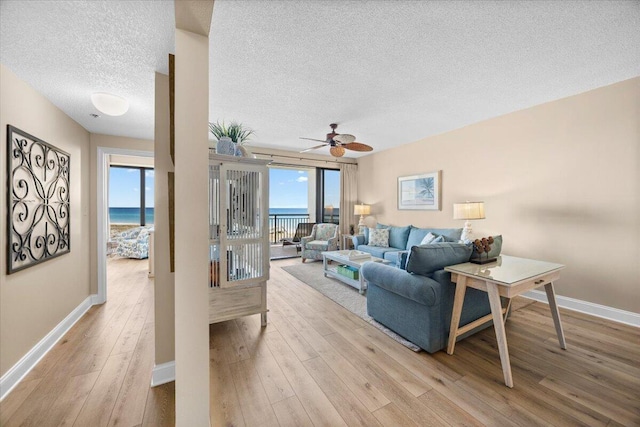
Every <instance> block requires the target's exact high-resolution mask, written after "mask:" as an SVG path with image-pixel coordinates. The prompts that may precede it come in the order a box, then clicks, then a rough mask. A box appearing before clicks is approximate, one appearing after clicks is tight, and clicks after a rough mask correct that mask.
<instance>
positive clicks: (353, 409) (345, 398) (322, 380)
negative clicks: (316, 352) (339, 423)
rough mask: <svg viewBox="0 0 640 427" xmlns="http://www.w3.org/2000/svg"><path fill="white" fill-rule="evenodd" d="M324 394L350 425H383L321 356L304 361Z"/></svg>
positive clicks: (372, 426) (366, 426) (373, 426)
mask: <svg viewBox="0 0 640 427" xmlns="http://www.w3.org/2000/svg"><path fill="white" fill-rule="evenodd" d="M303 365H304V367H305V368H306V369H307V371H308V372H309V373H310V374H311V376H312V377H313V379H314V380H316V383H317V384H318V385H319V386H320V388H321V389H322V391H324V394H325V395H326V396H327V397H328V398H329V400H330V401H331V403H332V404H333V406H334V407H335V408H336V409H337V411H338V413H339V414H340V415H341V416H342V418H343V419H344V421H345V422H346V423H347V425H349V426H362V427H368V426H371V427H375V426H381V424H380V423H379V422H378V420H377V419H376V418H375V417H374V416H373V414H371V412H369V410H368V409H367V408H366V407H365V406H364V405H363V404H362V403H361V402H360V401H359V400H358V398H357V397H356V396H355V395H354V394H353V393H352V392H351V390H349V388H348V387H347V385H346V384H345V383H344V382H342V380H341V379H340V378H339V377H338V376H337V375H336V374H335V372H333V371H332V370H331V368H329V366H328V365H327V364H326V363H325V362H324V360H322V358H320V357H316V358H315V359H309V360H307V361H305V362H303Z"/></svg>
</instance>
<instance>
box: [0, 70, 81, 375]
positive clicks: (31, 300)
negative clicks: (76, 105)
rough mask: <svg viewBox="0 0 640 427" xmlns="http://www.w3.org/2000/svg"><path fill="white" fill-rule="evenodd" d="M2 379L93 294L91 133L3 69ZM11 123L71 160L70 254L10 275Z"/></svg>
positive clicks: (0, 214) (0, 207) (0, 106)
mask: <svg viewBox="0 0 640 427" xmlns="http://www.w3.org/2000/svg"><path fill="white" fill-rule="evenodd" d="M0 94H2V96H0V141H1V143H0V171H1V173H0V182H1V183H2V203H0V235H1V236H2V239H1V240H2V241H1V242H0V375H4V374H5V373H6V372H7V371H8V370H9V369H10V368H11V367H12V366H13V365H15V364H16V363H17V362H18V361H19V360H20V359H21V358H22V357H23V356H24V355H25V354H26V353H27V352H29V351H30V350H31V349H32V348H33V347H34V346H35V345H36V344H37V343H38V342H39V341H40V340H41V339H42V338H44V337H45V336H46V335H47V334H48V333H49V332H51V330H52V329H54V328H55V327H56V326H57V325H58V324H59V323H60V322H61V321H62V320H63V319H65V317H67V315H69V313H71V312H72V311H73V310H74V309H75V308H76V307H78V306H79V305H80V303H82V302H83V301H84V300H85V299H86V298H87V297H88V296H89V295H90V294H91V290H90V287H89V282H90V276H89V275H90V269H89V249H90V238H89V185H88V182H89V132H87V131H86V130H85V129H84V128H83V127H82V126H80V125H79V124H78V123H76V122H75V121H73V120H72V119H71V118H69V117H68V116H67V115H66V114H64V113H63V112H62V111H61V110H59V109H58V108H57V107H56V106H54V105H53V104H52V103H51V102H49V101H48V100H47V99H46V98H45V97H43V96H42V95H40V94H39V93H38V92H36V91H35V90H34V89H33V88H31V87H30V86H29V85H27V84H26V83H25V82H23V81H22V80H20V79H19V78H18V77H16V75H15V74H13V72H11V71H10V70H9V69H8V68H6V67H5V66H4V65H1V64H0ZM7 124H11V125H13V126H16V127H17V128H19V129H21V130H23V131H25V132H27V133H30V134H32V135H34V136H36V137H38V138H40V139H42V140H44V141H46V142H48V143H50V144H53V145H55V146H56V147H58V148H60V149H61V150H64V151H66V152H67V153H69V154H70V155H71V160H70V166H71V170H70V178H71V182H70V190H71V194H70V227H71V235H70V243H71V252H70V253H68V254H65V255H62V256H60V257H57V258H54V259H51V260H49V261H46V262H44V263H42V264H38V265H36V266H33V267H30V268H28V269H26V270H22V271H19V272H17V273H14V274H11V275H6V271H7V265H6V258H7V253H6V250H7V244H6V235H7V233H6V230H7V203H6V200H7V193H6V192H7V188H6V183H7V158H6V156H7V141H6V138H7Z"/></svg>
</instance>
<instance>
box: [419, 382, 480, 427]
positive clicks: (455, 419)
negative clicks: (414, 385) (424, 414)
mask: <svg viewBox="0 0 640 427" xmlns="http://www.w3.org/2000/svg"><path fill="white" fill-rule="evenodd" d="M418 399H420V400H421V401H422V402H423V403H424V404H425V405H427V406H428V407H429V408H430V409H431V410H432V411H433V412H435V413H436V414H438V415H439V416H440V417H441V418H442V419H445V420H447V422H448V423H449V424H450V425H452V426H477V427H481V426H482V425H483V424H482V423H481V422H480V421H478V420H476V419H475V418H474V417H473V416H471V414H469V413H468V412H466V411H465V410H463V409H462V408H461V407H459V406H458V405H456V404H455V403H453V402H452V401H451V400H449V399H447V398H446V397H445V396H443V395H442V394H440V393H439V392H438V391H437V390H429V391H428V392H426V393H425V394H423V395H422V396H420V397H419V398H418Z"/></svg>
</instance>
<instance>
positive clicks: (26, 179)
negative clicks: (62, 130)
mask: <svg viewBox="0 0 640 427" xmlns="http://www.w3.org/2000/svg"><path fill="white" fill-rule="evenodd" d="M69 162H70V156H69V154H68V153H65V152H64V151H62V150H60V149H58V148H56V147H54V146H53V145H51V144H48V143H46V142H44V141H43V140H41V139H39V138H36V137H35V136H33V135H29V134H28V133H26V132H24V131H21V130H20V129H18V128H16V127H13V126H11V125H7V174H8V189H7V199H8V205H7V215H8V220H7V228H8V230H7V274H11V273H15V272H17V271H20V270H23V269H25V268H28V267H31V266H33V265H36V264H39V263H41V262H44V261H47V260H50V259H52V258H55V257H57V256H60V255H64V254H66V253H69V251H70V250H71V242H70V225H69V224H70V223H69V220H70V218H69V216H70V215H69V214H70V192H69V182H70V181H69V167H70V165H69Z"/></svg>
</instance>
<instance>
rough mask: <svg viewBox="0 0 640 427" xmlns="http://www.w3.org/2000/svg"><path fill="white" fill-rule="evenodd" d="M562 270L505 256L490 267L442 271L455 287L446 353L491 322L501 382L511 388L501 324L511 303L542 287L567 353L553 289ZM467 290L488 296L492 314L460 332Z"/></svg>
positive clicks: (457, 267)
mask: <svg viewBox="0 0 640 427" xmlns="http://www.w3.org/2000/svg"><path fill="white" fill-rule="evenodd" d="M563 268H564V265H562V264H554V263H550V262H544V261H536V260H532V259H526V258H517V257H512V256H507V255H502V256H500V257H498V259H497V260H496V261H495V262H492V263H490V264H484V265H478V264H473V263H470V262H466V263H464V264H457V265H452V266H449V267H445V270H446V271H448V272H450V273H451V281H452V282H454V283H455V284H456V293H455V298H454V301H453V311H452V314H451V329H450V331H449V342H448V346H447V353H448V354H453V350H454V348H455V345H456V338H457V337H458V336H460V335H462V334H464V333H466V332H468V331H470V330H472V329H474V328H476V327H478V326H480V325H483V324H484V323H487V322H489V321H491V320H493V327H494V329H495V332H496V340H497V342H498V350H499V351H500V362H501V364H502V373H503V374H504V382H505V384H506V385H507V387H513V377H512V376H511V363H510V361H509V349H508V347H507V336H506V333H505V328H504V322H505V320H506V316H507V313H508V312H509V308H510V306H511V299H512V298H513V297H516V296H518V295H520V294H522V293H524V292H526V291H530V290H531V289H535V288H538V287H540V286H544V289H545V291H546V292H547V299H548V300H549V309H550V310H551V316H552V317H553V323H554V325H555V327H556V334H557V335H558V341H559V342H560V348H562V349H566V348H567V345H566V343H565V340H564V332H563V330H562V322H561V321H560V312H559V310H558V305H557V303H556V296H555V291H554V289H553V282H554V281H556V280H558V278H560V270H562V269H563ZM467 287H469V288H474V289H479V290H481V291H485V292H487V293H488V294H489V304H490V305H491V314H488V315H486V316H484V317H481V318H480V319H478V320H476V321H474V322H471V323H469V324H468V325H465V326H463V327H462V328H460V327H459V325H460V314H461V313H462V305H463V303H464V294H465V292H466V289H467ZM500 297H504V298H506V299H507V301H508V302H507V306H506V307H505V308H503V307H502V303H501V301H500ZM503 315H504V317H503Z"/></svg>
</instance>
